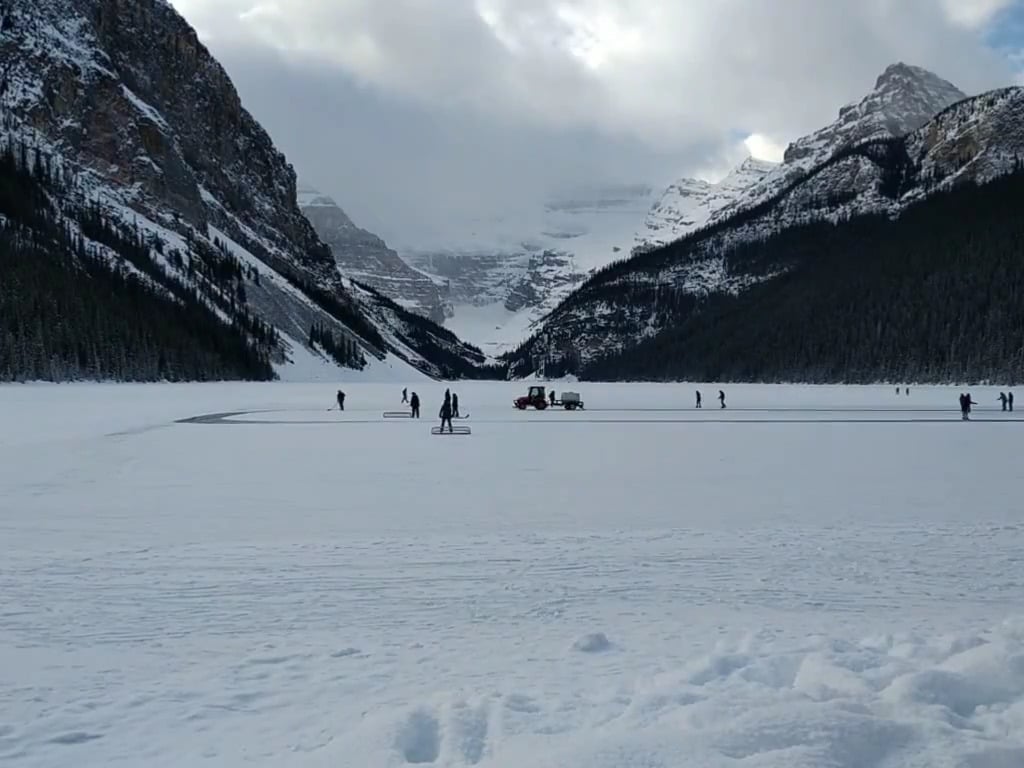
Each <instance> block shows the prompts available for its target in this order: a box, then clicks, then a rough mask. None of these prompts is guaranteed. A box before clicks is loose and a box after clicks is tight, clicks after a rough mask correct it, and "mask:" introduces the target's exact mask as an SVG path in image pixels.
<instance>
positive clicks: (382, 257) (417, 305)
mask: <svg viewBox="0 0 1024 768" xmlns="http://www.w3.org/2000/svg"><path fill="white" fill-rule="evenodd" d="M299 208H300V209H301V210H302V212H303V213H304V214H305V216H306V218H307V219H309V221H310V222H311V223H312V224H313V228H314V229H315V230H316V231H317V234H319V235H320V238H321V239H322V240H323V241H324V242H325V243H326V244H327V246H328V247H329V248H330V249H331V253H332V254H333V255H334V260H335V262H336V263H337V265H338V269H340V270H341V272H342V274H344V275H346V276H348V277H350V278H352V279H353V280H357V281H359V282H361V283H364V284H366V285H369V286H370V287H372V288H375V289H376V290H378V291H380V293H382V294H383V295H385V296H387V297H388V298H390V299H392V300H394V301H396V302H398V303H399V304H401V305H402V306H404V307H406V308H407V309H410V310H412V311H413V312H418V313H419V314H421V315H424V316H425V317H428V318H430V319H431V320H433V321H434V322H435V323H443V322H444V320H445V317H447V316H448V315H450V314H451V307H450V305H449V304H448V302H447V301H446V300H445V298H444V295H443V294H444V293H446V292H447V291H446V288H445V287H443V285H439V284H438V283H439V281H437V280H432V279H431V278H429V277H428V276H427V275H425V274H423V273H422V272H420V271H418V270H415V269H413V268H412V267H410V266H409V265H408V264H406V263H405V262H404V261H403V260H402V258H401V257H400V256H399V255H398V254H397V253H396V252H395V251H393V250H392V249H390V248H388V247H387V244H386V243H385V242H384V241H383V240H382V239H381V238H379V237H378V236H377V235H375V234H373V233H372V232H367V231H366V230H365V229H361V228H359V227H357V226H356V225H355V224H354V223H353V222H352V219H350V218H349V217H348V214H346V213H345V211H343V210H342V209H341V207H340V206H339V205H338V204H337V203H336V202H335V201H334V200H332V199H331V198H330V197H329V196H327V195H324V194H322V193H321V192H318V191H317V190H315V189H313V188H312V187H309V186H308V185H302V186H300V187H299Z"/></svg>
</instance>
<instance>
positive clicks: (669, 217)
mask: <svg viewBox="0 0 1024 768" xmlns="http://www.w3.org/2000/svg"><path fill="white" fill-rule="evenodd" d="M963 98H964V94H963V93H961V92H960V91H959V90H957V88H956V87H955V86H953V85H951V84H950V83H948V82H946V81H944V80H942V79H941V78H939V77H937V76H936V75H934V74H932V73H930V72H928V71H927V70H924V69H921V68H919V67H913V66H909V65H906V64H902V63H901V64H894V65H892V66H890V67H888V68H887V69H886V70H885V72H883V73H882V75H881V76H879V78H878V79H877V81H876V83H875V87H874V88H873V89H872V90H871V92H870V93H868V95H867V96H865V98H864V99H862V100H861V101H860V102H858V103H856V104H851V105H848V106H846V107H843V108H842V109H841V110H840V113H839V117H838V118H837V120H835V121H834V122H833V123H831V124H830V125H828V126H826V127H824V128H822V129H821V130H819V131H816V132H814V133H812V134H810V135H808V136H805V137H803V138H801V139H798V140H797V141H795V142H793V143H792V145H790V147H789V148H788V150H787V151H786V156H785V161H784V162H782V163H780V164H776V163H770V162H766V161H763V160H757V159H754V158H747V159H746V160H745V161H744V162H743V163H741V164H740V165H739V166H738V167H737V168H736V169H734V170H733V171H732V172H731V173H730V174H728V175H727V176H726V177H725V178H724V179H722V180H721V181H719V182H717V183H710V182H707V181H703V180H699V179H689V178H684V179H681V180H679V181H677V182H676V183H674V184H672V185H671V186H670V187H669V188H668V189H667V190H665V191H664V192H663V193H661V194H659V195H654V193H653V190H652V188H651V187H650V186H649V185H635V186H619V187H611V188H606V189H592V190H582V191H580V192H578V193H576V194H573V195H567V196H564V197H563V198H561V199H558V200H555V201H552V202H550V203H548V204H547V205H545V206H544V207H543V209H538V210H537V211H535V212H534V213H533V214H532V215H529V214H525V215H524V214H521V215H518V216H506V218H504V219H501V220H493V221H475V222H472V223H469V224H467V225H466V226H465V227H464V228H463V230H464V232H463V234H457V235H452V236H451V239H450V240H449V241H447V242H441V243H437V244H430V245H420V246H417V247H409V248H401V249H399V250H400V252H401V254H402V256H403V258H405V259H406V261H408V262H409V263H410V264H412V265H413V266H414V267H416V268H417V269H419V270H422V271H424V272H426V273H428V274H430V275H433V276H435V277H438V278H441V279H444V280H446V281H448V283H449V284H450V289H451V293H450V296H449V298H450V300H451V302H452V316H451V317H450V318H449V319H448V320H447V322H446V325H448V327H450V328H452V329H453V330H455V331H456V332H457V333H459V334H460V335H462V336H464V337H465V338H468V339H470V340H472V341H473V342H474V343H476V344H478V345H480V346H482V347H484V348H485V349H487V350H488V351H490V352H496V353H497V352H502V351H506V350H508V349H509V348H511V347H514V346H516V345H517V344H518V343H519V342H520V341H522V340H523V338H524V337H525V336H527V335H529V333H531V332H533V331H535V330H537V328H539V327H540V326H539V323H540V321H541V320H542V319H543V318H545V317H546V316H547V315H548V314H549V313H550V312H551V311H553V310H554V309H555V308H556V307H557V306H558V304H559V302H560V301H561V300H563V299H564V298H566V297H567V296H569V295H570V294H571V293H572V291H574V290H575V289H576V288H578V287H579V286H580V285H581V284H582V283H583V282H584V281H585V280H586V279H587V278H588V277H589V276H590V275H591V274H592V272H593V271H595V270H598V269H601V268H602V267H605V266H607V265H608V264H610V263H612V262H614V261H617V260H620V259H622V258H625V257H627V256H628V255H629V254H630V253H639V252H643V251H646V250H650V249H652V248H658V247H661V246H664V245H667V244H668V243H671V242H674V241H676V240H678V239H680V238H681V237H684V236H685V235H687V234H688V233H691V232H694V231H696V230H698V229H701V228H703V227H706V226H709V225H713V224H717V223H720V222H723V221H725V220H727V219H728V218H729V217H731V216H733V215H734V214H736V213H737V212H738V211H740V210H742V209H744V208H750V207H752V206H756V205H758V204H760V203H763V202H764V201H766V200H769V199H771V198H772V197H774V196H776V195H778V194H779V193H780V192H781V191H782V190H783V189H785V188H786V187H787V186H791V185H793V184H795V183H796V182H797V181H799V180H800V179H801V178H802V177H804V176H805V175H806V174H808V173H809V172H810V171H811V170H812V169H813V168H815V167H816V166H818V165H820V164H821V163H823V162H825V161H826V160H828V158H830V157H832V156H833V155H834V154H835V153H836V152H839V151H841V150H843V149H845V148H847V147H850V146H853V145H855V144H857V143H859V142H863V141H866V140H869V139H872V138H878V137H886V136H902V135H904V134H906V133H908V132H909V131H912V130H914V129H916V128H918V127H920V126H921V125H923V124H924V123H925V122H926V121H927V120H929V119H930V118H931V117H933V116H934V115H935V114H936V113H937V112H939V111H940V110H942V109H944V108H945V107H947V106H949V105H950V104H952V103H954V102H956V101H959V100H960V99H963Z"/></svg>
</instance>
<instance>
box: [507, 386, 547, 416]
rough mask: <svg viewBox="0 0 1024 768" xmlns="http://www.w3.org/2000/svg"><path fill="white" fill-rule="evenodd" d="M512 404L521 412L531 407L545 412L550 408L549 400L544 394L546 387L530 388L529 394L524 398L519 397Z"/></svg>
mask: <svg viewBox="0 0 1024 768" xmlns="http://www.w3.org/2000/svg"><path fill="white" fill-rule="evenodd" d="M512 404H513V405H515V407H516V408H518V409H519V410H520V411H525V410H526V409H527V408H529V407H531V406H532V407H533V408H536V409H537V410H538V411H543V410H544V409H545V408H547V407H548V399H547V397H546V396H545V394H544V387H530V391H529V392H527V393H526V394H525V395H524V396H523V397H517V398H516V399H515V400H513V401H512Z"/></svg>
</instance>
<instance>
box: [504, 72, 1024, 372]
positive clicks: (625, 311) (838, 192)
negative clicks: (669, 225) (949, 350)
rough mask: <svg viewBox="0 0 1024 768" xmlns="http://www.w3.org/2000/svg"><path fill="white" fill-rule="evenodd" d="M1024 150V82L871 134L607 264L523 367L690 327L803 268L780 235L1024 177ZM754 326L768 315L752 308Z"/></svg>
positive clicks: (523, 359)
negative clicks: (697, 318) (1023, 167)
mask: <svg viewBox="0 0 1024 768" xmlns="http://www.w3.org/2000/svg"><path fill="white" fill-rule="evenodd" d="M1022 156H1024V89H1021V88H1007V89H1003V90H998V91H993V92H990V93H986V94H982V95H981V96H977V97H975V98H971V99H966V100H963V101H960V102H958V103H956V104H954V105H952V106H950V107H948V108H947V109H945V110H943V111H942V112H940V113H939V114H938V115H936V116H934V117H933V118H932V119H931V120H930V121H928V122H927V123H926V124H925V125H923V126H921V127H920V128H918V129H917V130H915V131H914V132H912V133H911V134H909V135H908V136H905V137H901V138H888V137H882V138H878V137H872V136H871V135H869V138H868V139H867V140H865V141H863V142H861V143H858V144H854V145H853V146H849V147H845V148H842V149H840V150H839V151H838V152H837V153H836V154H834V155H833V156H831V157H830V159H828V160H826V161H825V162H823V163H821V164H819V165H817V166H815V167H813V168H811V169H810V170H808V171H806V172H804V173H801V174H799V175H798V176H796V177H795V180H794V181H791V182H789V183H788V184H786V185H784V186H783V187H782V188H781V189H780V191H778V192H777V193H776V194H775V195H774V196H772V197H769V198H767V199H764V200H762V201H760V202H758V203H757V205H755V206H753V207H749V208H743V209H742V210H740V212H739V213H737V214H734V215H733V217H732V218H729V219H725V220H722V221H720V222H714V221H712V222H711V223H710V224H709V225H708V226H706V227H705V228H704V229H702V230H698V231H695V232H693V233H691V234H690V235H688V236H687V237H685V238H683V239H682V240H680V241H678V242H676V243H673V244H671V245H668V246H665V247H662V248H658V249H653V250H651V251H649V252H646V253H641V254H638V255H637V256H635V257H634V258H633V259H631V260H629V261H627V262H624V263H620V264H616V265H613V266H611V267H609V268H607V269H605V270H602V271H601V272H600V273H598V274H597V275H595V276H594V277H592V278H591V279H590V280H588V281H587V283H586V284H584V286H583V287H582V288H581V289H580V290H578V291H577V292H576V293H575V294H573V295H572V296H571V297H570V298H569V299H568V300H567V301H565V302H564V303H563V304H562V305H561V306H560V307H559V308H558V309H557V310H556V311H555V312H554V313H552V315H551V316H550V317H549V319H548V320H547V322H546V323H545V324H544V326H543V329H542V332H541V333H540V334H538V336H536V337H535V338H534V339H532V340H531V341H530V342H529V343H527V344H526V345H525V346H524V347H523V349H522V350H520V353H519V354H518V356H517V360H516V365H517V372H518V373H522V374H526V373H530V372H531V371H532V370H533V369H534V368H535V367H536V365H538V364H542V363H544V362H553V363H554V364H555V365H556V367H557V366H559V365H561V363H560V362H559V361H562V360H566V359H568V360H569V361H570V367H574V368H576V369H580V368H583V367H586V365H588V363H589V362H593V361H595V360H597V359H598V358H601V357H603V356H607V355H609V354H613V355H614V354H619V353H625V352H626V351H628V350H629V349H630V348H632V347H634V346H636V345H637V344H639V343H643V342H644V340H646V339H652V338H654V337H657V336H658V335H659V334H660V333H662V332H663V331H666V330H667V329H671V328H674V327H677V326H678V325H679V324H680V323H684V322H686V321H687V319H688V318H690V317H691V316H692V315H693V314H694V313H695V312H700V311H701V308H702V307H703V306H704V304H705V302H706V301H707V300H709V299H711V298H714V297H716V296H739V295H741V294H744V293H745V292H747V291H749V290H750V289H752V288H753V287H754V286H758V285H761V284H764V283H769V282H772V281H775V280H777V279H782V278H783V276H785V275H787V274H789V273H790V272H791V271H792V270H794V269H796V268H797V267H799V266H800V264H802V263H804V262H805V261H806V259H807V258H809V255H808V254H806V253H803V254H802V255H801V256H800V257H798V256H797V255H796V254H797V251H791V250H787V249H785V248H778V247H775V246H774V245H773V242H775V238H777V237H779V236H780V233H784V232H786V231H787V230H789V229H791V228H794V227H801V226H807V225H810V224H812V223H814V222H825V223H827V224H829V225H832V224H835V223H838V222H842V221H846V220H849V219H852V218H857V217H864V216H868V215H877V214H881V215H883V216H885V217H888V218H896V217H898V216H900V215H901V214H902V213H903V212H904V211H905V210H906V209H907V207H908V206H910V205H912V204H914V203H915V202H917V201H920V200H922V199H925V198H928V197H930V196H932V195H935V194H937V193H939V192H942V191H945V190H948V189H950V188H953V187H956V186H958V185H960V184H963V183H966V182H970V183H974V184H985V183H987V182H991V181H993V180H994V179H997V178H998V177H1000V176H1002V175H1005V174H1007V173H1010V172H1013V171H1014V170H1015V169H1016V168H1018V167H1019V165H1020V159H1019V158H1020V157H1022ZM800 162H803V160H801V161H800ZM864 247H868V246H867V245H865V246H864ZM877 277H878V279H883V276H882V275H879V276H877ZM936 309H937V311H941V308H936ZM746 322H749V323H752V324H757V323H758V322H760V320H759V319H758V317H757V316H756V315H754V314H751V315H750V316H748V317H747V318H746ZM951 322H952V320H951Z"/></svg>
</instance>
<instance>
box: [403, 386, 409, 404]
mask: <svg viewBox="0 0 1024 768" xmlns="http://www.w3.org/2000/svg"><path fill="white" fill-rule="evenodd" d="M408 402H409V390H408V388H403V389H402V405H405V404H406V403H408Z"/></svg>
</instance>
